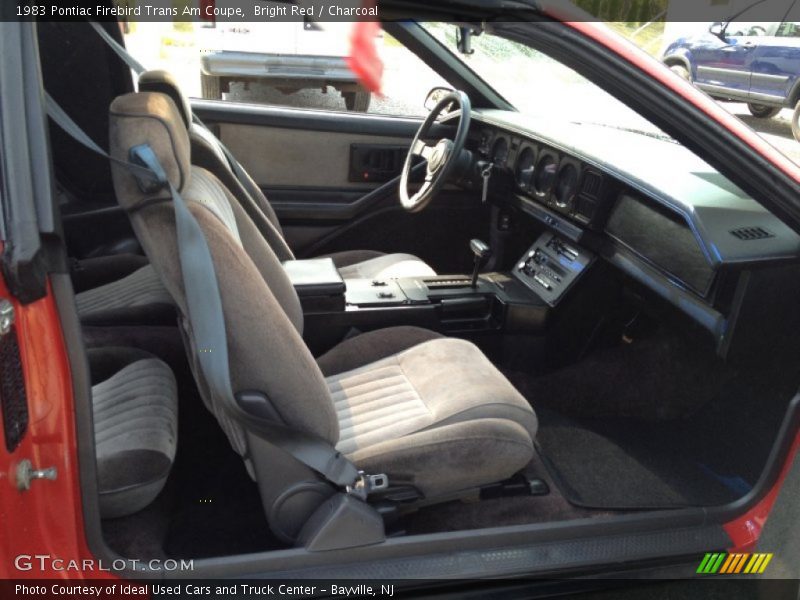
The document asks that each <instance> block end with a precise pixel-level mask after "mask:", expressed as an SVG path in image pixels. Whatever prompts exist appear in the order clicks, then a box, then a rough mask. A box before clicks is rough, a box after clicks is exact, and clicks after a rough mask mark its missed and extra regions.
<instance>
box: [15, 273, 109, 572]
mask: <svg viewBox="0 0 800 600" xmlns="http://www.w3.org/2000/svg"><path fill="white" fill-rule="evenodd" d="M48 292H49V289H48ZM0 297H2V298H7V299H9V300H11V301H12V302H13V304H14V309H15V317H16V319H15V329H16V332H17V335H18V339H19V346H20V352H21V355H22V362H23V369H24V375H25V386H26V390H27V395H28V408H29V411H30V419H29V424H28V431H27V433H26V434H25V437H24V438H23V440H22V442H21V444H20V445H19V447H17V448H16V450H15V451H14V453H13V454H9V453H8V452H7V450H6V449H5V445H3V446H2V447H0V531H2V535H0V579H6V578H8V579H11V578H49V577H60V578H68V577H69V578H73V579H74V578H76V577H81V576H82V574H81V573H80V572H78V573H76V572H74V571H55V570H51V569H48V570H45V571H40V570H39V569H38V568H36V569H31V570H29V571H18V570H16V569H15V566H14V563H15V557H17V556H18V555H20V554H25V555H36V554H48V555H51V557H52V558H60V559H64V560H81V559H84V558H91V554H90V552H89V549H88V548H87V546H86V543H85V540H84V530H83V514H82V512H81V492H80V485H79V481H78V466H77V464H76V462H77V444H76V436H75V411H74V404H73V397H72V383H71V377H70V369H69V363H68V361H67V354H66V349H65V346H64V339H63V337H62V335H61V326H60V323H59V319H58V314H57V312H56V307H55V303H54V300H53V296H52V294H50V293H48V296H47V297H45V298H42V299H41V300H37V301H36V302H33V303H31V304H29V305H27V306H22V305H20V304H19V303H18V302H16V300H15V299H14V298H13V297H12V296H11V294H10V293H9V291H8V289H7V288H6V286H5V283H4V282H3V281H2V279H0ZM26 458H27V459H29V460H30V461H31V462H32V463H33V466H34V468H45V467H52V466H54V467H56V469H58V478H57V479H56V480H55V481H48V480H39V481H34V482H33V483H32V485H31V489H30V490H29V491H27V492H20V491H17V488H16V468H17V465H18V464H19V462H20V461H21V460H23V459H26ZM85 576H91V577H92V578H100V577H103V576H104V574H103V573H92V574H91V575H89V574H88V573H87V574H86V575H85Z"/></svg>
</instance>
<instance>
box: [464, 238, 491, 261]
mask: <svg viewBox="0 0 800 600" xmlns="http://www.w3.org/2000/svg"><path fill="white" fill-rule="evenodd" d="M469 249H470V250H472V253H473V254H474V255H475V258H477V259H480V260H484V259H486V258H489V257H490V256H491V255H492V249H491V248H489V245H488V244H487V243H486V242H484V241H482V240H479V239H474V240H470V242H469Z"/></svg>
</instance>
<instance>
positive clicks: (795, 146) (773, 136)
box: [722, 102, 800, 164]
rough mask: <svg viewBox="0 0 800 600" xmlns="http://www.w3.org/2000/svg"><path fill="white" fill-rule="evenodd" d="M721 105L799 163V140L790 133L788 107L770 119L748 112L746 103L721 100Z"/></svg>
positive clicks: (790, 118) (790, 124) (790, 123)
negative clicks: (757, 116)
mask: <svg viewBox="0 0 800 600" xmlns="http://www.w3.org/2000/svg"><path fill="white" fill-rule="evenodd" d="M722 106H724V107H725V108H726V109H727V110H728V111H729V112H731V113H732V114H734V115H736V116H737V117H739V118H740V119H741V120H742V121H744V122H745V123H747V124H748V125H749V126H750V127H752V128H753V129H755V130H756V131H757V132H758V133H759V134H761V137H763V138H764V139H765V140H767V141H768V142H769V143H770V144H772V145H773V146H775V147H776V148H777V149H778V150H780V151H781V152H783V153H784V154H785V155H786V156H788V157H789V158H791V159H792V160H793V161H794V162H796V163H797V164H800V142H798V141H797V140H795V139H794V136H793V135H792V111H791V110H790V109H788V108H785V109H783V110H782V111H781V112H780V113H778V115H777V116H775V117H773V118H772V119H758V118H756V117H754V116H753V115H751V114H750V111H749V110H747V105H746V104H734V103H727V102H723V103H722Z"/></svg>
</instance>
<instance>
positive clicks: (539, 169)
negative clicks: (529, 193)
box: [533, 154, 558, 196]
mask: <svg viewBox="0 0 800 600" xmlns="http://www.w3.org/2000/svg"><path fill="white" fill-rule="evenodd" d="M557 171H558V163H557V162H556V157H555V156H553V155H552V154H545V155H544V156H542V158H540V159H539V164H538V165H536V173H534V175H533V189H534V191H535V192H536V193H537V194H539V195H542V196H543V195H545V194H547V193H548V192H549V191H550V190H551V189H552V187H553V182H554V181H555V179H556V172H557Z"/></svg>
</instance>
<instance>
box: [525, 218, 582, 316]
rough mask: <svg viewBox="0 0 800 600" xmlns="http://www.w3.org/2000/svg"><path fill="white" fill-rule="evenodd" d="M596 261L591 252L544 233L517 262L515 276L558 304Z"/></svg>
mask: <svg viewBox="0 0 800 600" xmlns="http://www.w3.org/2000/svg"><path fill="white" fill-rule="evenodd" d="M593 261H594V255H593V254H592V253H591V252H589V251H587V250H585V249H583V248H581V247H579V246H577V245H576V244H574V243H573V242H570V241H566V240H564V239H562V238H560V237H559V236H557V235H555V234H553V233H543V234H542V235H541V236H540V237H539V239H538V240H536V243H535V244H533V246H531V247H530V249H529V250H528V251H527V252H526V253H525V254H524V255H523V256H522V258H520V260H519V261H517V264H516V265H515V266H514V276H515V277H516V278H517V279H519V280H520V281H521V282H522V283H524V284H525V285H526V286H528V287H529V288H530V289H531V290H533V291H534V292H536V294H537V295H538V296H539V297H540V298H542V300H544V301H545V302H547V304H549V305H550V306H555V305H556V304H558V302H559V300H561V298H562V297H563V296H564V294H565V293H566V292H567V290H568V289H569V288H570V287H571V286H572V285H573V284H574V283H575V281H576V280H577V279H578V277H580V275H581V273H583V272H584V271H585V270H586V268H587V267H588V266H589V265H590V264H591V263H592V262H593Z"/></svg>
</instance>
